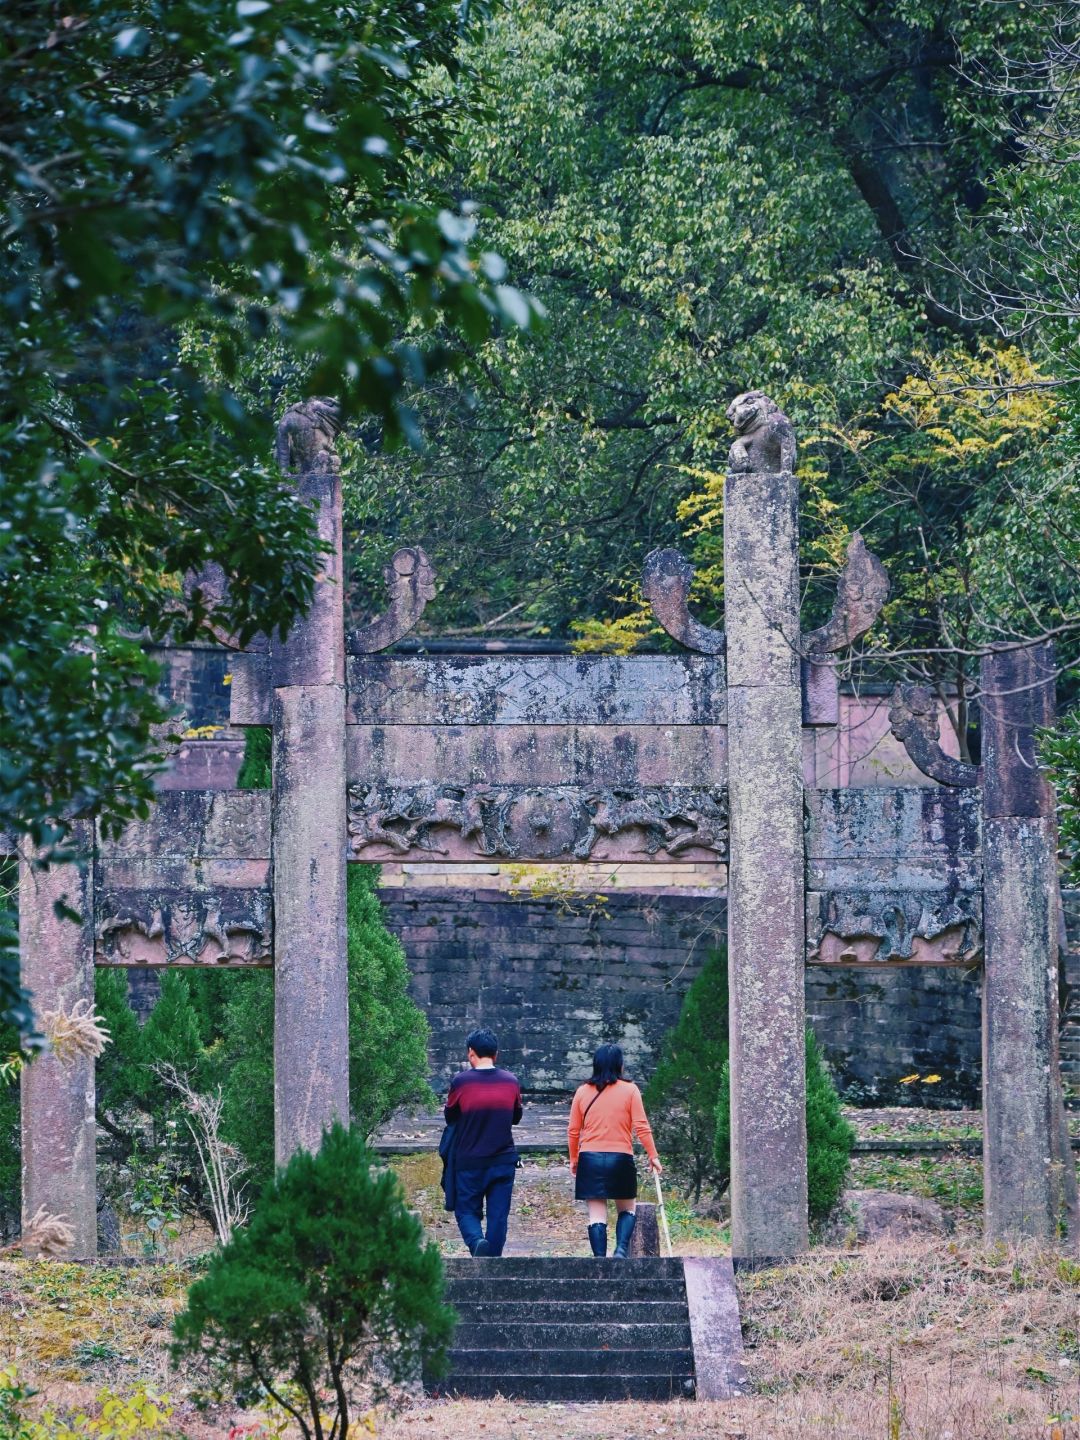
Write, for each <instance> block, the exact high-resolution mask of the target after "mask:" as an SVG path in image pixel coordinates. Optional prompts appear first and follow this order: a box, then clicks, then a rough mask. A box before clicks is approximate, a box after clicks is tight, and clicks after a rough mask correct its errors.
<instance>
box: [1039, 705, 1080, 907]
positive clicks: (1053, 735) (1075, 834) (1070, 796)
mask: <svg viewBox="0 0 1080 1440" xmlns="http://www.w3.org/2000/svg"><path fill="white" fill-rule="evenodd" d="M1039 758H1040V759H1041V760H1042V762H1043V764H1044V765H1046V767H1047V772H1048V774H1049V777H1050V779H1051V780H1052V781H1053V783H1054V786H1055V789H1056V792H1057V818H1058V845H1059V851H1060V854H1061V856H1062V859H1063V862H1064V863H1063V870H1062V876H1061V880H1062V884H1064V885H1078V884H1080V709H1072V710H1070V711H1069V712H1068V713H1067V714H1066V715H1063V716H1062V718H1061V720H1060V721H1059V722H1058V725H1057V728H1056V729H1055V730H1051V731H1048V732H1044V733H1043V734H1042V735H1041V736H1040V743H1039Z"/></svg>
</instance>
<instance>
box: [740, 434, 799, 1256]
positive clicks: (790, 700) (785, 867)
mask: <svg viewBox="0 0 1080 1440" xmlns="http://www.w3.org/2000/svg"><path fill="white" fill-rule="evenodd" d="M729 413H730V412H729ZM733 453H734V452H733ZM798 549H799V522H798V487H797V483H796V480H795V477H794V475H793V474H792V473H790V471H786V470H785V471H782V472H780V473H737V474H729V475H728V477H727V481H726V484H725V487H724V596H725V600H724V604H725V629H726V632H727V685H728V691H727V696H728V777H729V778H728V785H729V803H730V810H731V861H730V875H729V881H728V975H729V987H730V996H731V1000H730V1039H731V1151H732V1154H731V1161H732V1179H731V1219H732V1239H731V1248H732V1253H733V1255H735V1256H736V1257H739V1258H747V1257H753V1256H777V1257H780V1256H786V1255H794V1254H797V1253H799V1252H800V1251H802V1250H804V1249H805V1248H806V1245H807V1239H808V1237H807V1210H806V1053H805V1040H804V1024H805V1019H804V1017H805V1002H804V989H803V987H804V970H805V963H806V961H805V934H804V932H805V924H806V916H805V898H804V893H803V892H804V885H805V875H804V861H803V788H802V787H803V781H802V757H801V744H802V697H801V687H800V676H799V670H800V663H799V648H798V647H799V590H798Z"/></svg>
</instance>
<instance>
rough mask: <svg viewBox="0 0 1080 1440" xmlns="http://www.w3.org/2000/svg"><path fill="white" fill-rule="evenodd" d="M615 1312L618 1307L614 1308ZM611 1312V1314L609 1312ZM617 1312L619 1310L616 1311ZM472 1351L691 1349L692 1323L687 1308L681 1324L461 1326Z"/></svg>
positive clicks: (459, 1333) (464, 1344)
mask: <svg viewBox="0 0 1080 1440" xmlns="http://www.w3.org/2000/svg"><path fill="white" fill-rule="evenodd" d="M612 1309H614V1307H612ZM609 1313H610V1312H609ZM616 1313H617V1311H616ZM454 1338H455V1339H456V1340H457V1342H458V1344H459V1345H460V1346H461V1348H462V1349H468V1350H487V1349H491V1350H514V1349H518V1350H601V1349H604V1348H605V1347H607V1348H608V1349H611V1350H650V1349H654V1348H655V1349H658V1350H689V1349H690V1347H691V1340H690V1321H689V1317H688V1316H687V1313H686V1310H685V1308H684V1309H683V1315H682V1319H681V1320H680V1321H675V1320H668V1321H664V1322H661V1323H653V1324H647V1323H645V1322H644V1321H638V1322H637V1323H636V1324H633V1325H626V1324H622V1323H620V1322H619V1321H618V1320H614V1319H612V1320H600V1321H596V1322H594V1323H592V1324H588V1325H582V1324H579V1323H575V1322H574V1321H570V1320H563V1321H561V1322H559V1323H554V1322H544V1323H543V1324H539V1325H530V1324H528V1323H523V1322H522V1321H520V1320H519V1321H515V1322H513V1323H510V1324H506V1325H497V1324H491V1323H488V1322H482V1323H479V1324H477V1323H471V1324H469V1325H460V1326H459V1327H458V1330H457V1334H456V1335H455V1337H454Z"/></svg>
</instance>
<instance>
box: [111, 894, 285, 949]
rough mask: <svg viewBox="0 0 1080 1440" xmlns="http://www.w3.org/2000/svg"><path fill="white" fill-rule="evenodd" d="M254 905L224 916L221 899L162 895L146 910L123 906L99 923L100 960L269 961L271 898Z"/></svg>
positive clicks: (133, 906) (270, 947)
mask: <svg viewBox="0 0 1080 1440" xmlns="http://www.w3.org/2000/svg"><path fill="white" fill-rule="evenodd" d="M249 908H250V910H251V914H250V915H249V916H246V917H240V916H231V917H225V916H223V915H222V905H221V902H220V900H218V901H214V900H210V901H209V902H206V901H204V902H203V903H201V904H200V902H199V901H198V900H197V899H187V898H185V899H168V900H166V899H160V900H155V901H152V902H150V903H149V905H148V906H146V907H145V908H144V907H141V906H137V905H134V904H132V905H124V904H118V905H117V906H116V907H115V909H114V911H113V913H111V914H106V915H105V916H104V917H103V918H102V919H100V920H99V921H98V925H97V929H96V931H95V939H96V947H95V948H96V953H97V959H98V963H99V964H110V965H268V964H269V963H270V961H271V956H272V940H271V933H270V920H269V896H265V897H260V898H259V900H257V902H256V903H255V904H254V905H253V906H251V907H249Z"/></svg>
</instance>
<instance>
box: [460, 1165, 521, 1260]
mask: <svg viewBox="0 0 1080 1440" xmlns="http://www.w3.org/2000/svg"><path fill="white" fill-rule="evenodd" d="M516 1170H517V1161H516V1160H494V1161H492V1163H491V1164H490V1165H484V1166H479V1167H477V1169H475V1170H473V1169H468V1170H463V1169H461V1168H459V1169H458V1172H457V1177H456V1181H457V1206H456V1208H455V1210H454V1217H455V1219H456V1220H457V1223H458V1229H459V1230H460V1231H461V1238H462V1239H463V1240H464V1241H465V1244H466V1245H467V1246H468V1247H469V1254H470V1255H471V1254H472V1253H473V1252H474V1251H475V1249H476V1246H477V1242H478V1241H480V1240H485V1239H486V1240H487V1243H488V1250H489V1252H490V1254H492V1255H501V1254H502V1252H503V1246H504V1245H505V1244H506V1222H507V1221H508V1220H509V1218H510V1201H511V1198H512V1197H513V1194H514V1173H515V1171H516ZM485 1205H486V1207H487V1234H486V1235H485V1234H484V1231H483V1228H482V1224H481V1222H482V1220H483V1216H484V1208H485Z"/></svg>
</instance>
